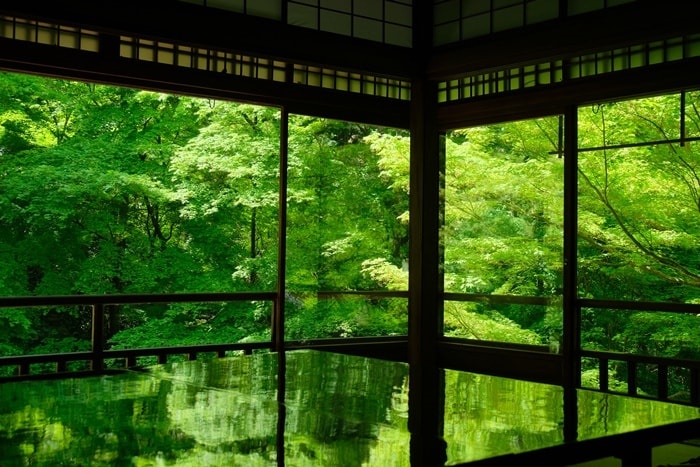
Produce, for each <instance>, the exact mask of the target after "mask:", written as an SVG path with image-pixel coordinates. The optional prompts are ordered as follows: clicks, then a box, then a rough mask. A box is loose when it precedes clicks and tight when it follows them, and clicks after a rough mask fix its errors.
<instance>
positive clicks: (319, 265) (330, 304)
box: [285, 115, 409, 340]
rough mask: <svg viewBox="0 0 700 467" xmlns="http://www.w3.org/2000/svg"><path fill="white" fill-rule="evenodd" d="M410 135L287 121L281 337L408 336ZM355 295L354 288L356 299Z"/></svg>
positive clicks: (300, 118)
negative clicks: (393, 295) (405, 295)
mask: <svg viewBox="0 0 700 467" xmlns="http://www.w3.org/2000/svg"><path fill="white" fill-rule="evenodd" d="M408 147H409V143H408V136H407V134H406V133H405V132H403V131H395V130H388V129H379V128H374V127H371V126H369V125H360V124H355V123H350V122H343V121H335V120H326V119H319V118H312V117H303V116H296V115H295V116H292V117H291V118H290V154H289V177H288V214H287V216H288V223H287V232H286V233H287V284H286V287H287V296H286V297H285V298H286V300H287V301H286V307H285V316H286V324H285V330H286V338H287V339H291V340H296V339H311V338H329V337H357V336H380V335H390V334H405V333H406V331H407V328H406V326H407V300H406V299H405V298H391V299H390V298H383V297H382V296H381V295H379V296H375V295H373V294H369V295H363V294H361V293H360V292H368V291H370V292H382V291H384V292H386V291H404V292H405V291H406V290H407V286H408V256H407V255H408V175H409V172H408V159H409V158H408ZM358 293H360V294H359V295H358Z"/></svg>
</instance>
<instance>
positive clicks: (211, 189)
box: [0, 73, 700, 384]
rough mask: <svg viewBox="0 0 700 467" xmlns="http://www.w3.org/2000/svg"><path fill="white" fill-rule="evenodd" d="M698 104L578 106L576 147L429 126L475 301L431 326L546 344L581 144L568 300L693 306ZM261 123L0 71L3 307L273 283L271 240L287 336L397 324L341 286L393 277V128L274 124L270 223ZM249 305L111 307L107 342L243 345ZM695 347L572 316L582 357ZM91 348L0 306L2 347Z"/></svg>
mask: <svg viewBox="0 0 700 467" xmlns="http://www.w3.org/2000/svg"><path fill="white" fill-rule="evenodd" d="M698 105H700V93H698V92H682V93H680V92H679V93H670V94H665V95H659V96H653V97H647V98H640V99H634V100H625V101H618V102H611V103H601V104H596V105H590V106H584V107H580V108H579V111H578V135H579V136H578V141H577V142H567V141H564V139H563V131H562V120H563V117H562V116H558V115H555V116H551V117H546V118H539V119H533V120H527V121H517V122H506V123H502V124H495V125H488V126H482V127H474V128H465V129H459V130H453V131H450V132H448V133H447V134H446V135H445V146H446V157H445V173H444V206H443V213H444V227H443V230H442V239H443V245H442V247H443V251H444V264H443V271H444V290H445V292H448V293H454V294H462V295H461V296H462V297H473V299H468V298H467V299H465V300H454V301H453V300H448V301H446V302H445V319H444V333H445V335H448V336H453V337H458V338H465V339H478V340H487V341H497V342H511V343H520V344H535V345H548V346H550V348H551V349H552V350H553V351H558V347H559V344H560V342H559V341H560V339H561V329H562V303H561V302H562V301H561V297H562V287H563V279H562V277H563V244H564V239H563V223H564V149H563V148H564V145H565V144H574V143H575V144H577V148H578V151H577V152H578V166H577V172H578V199H577V202H578V211H577V213H576V218H577V223H578V237H577V251H578V253H577V254H578V260H577V278H578V282H577V293H578V296H579V297H582V298H593V299H601V300H629V301H641V302H671V303H678V304H699V303H700V240H699V239H700V149H699V146H700V143H698V140H700V113H699V111H698ZM280 119H281V113H280V111H279V109H276V108H273V107H265V106H256V105H251V104H246V103H235V102H227V101H220V100H213V99H204V98H200V97H191V96H185V95H175V94H166V93H159V92H154V91H146V90H140V89H131V88H120V87H113V86H106V85H98V84H92V83H85V82H74V81H66V80H59V79H51V78H44V77H35V76H30V75H24V74H13V73H2V74H0V224H1V227H2V228H1V229H0V271H1V272H0V296H5V297H19V296H60V295H102V294H136V293H139V294H141V293H146V294H158V293H188V292H204V293H207V292H237V291H246V292H250V291H270V292H273V291H275V290H276V289H277V280H278V272H277V268H278V259H279V258H278V251H279V238H280V236H282V235H283V236H284V238H285V239H286V257H285V264H286V269H285V271H284V277H285V290H286V293H285V338H286V339H294V340H296V339H300V340H301V339H314V338H327V337H358V336H389V335H402V334H406V332H407V301H406V299H404V298H376V297H372V298H362V297H360V298H357V297H354V296H344V295H342V292H352V291H405V290H407V287H408V242H409V236H408V222H409V210H408V196H409V155H408V154H409V134H408V132H407V131H405V130H400V129H393V128H382V127H376V126H371V125H366V124H361V123H355V122H344V121H337V120H331V119H323V118H317V117H310V116H303V115H291V116H290V118H289V144H288V162H287V167H288V169H287V173H286V177H287V180H288V183H287V190H286V193H285V194H286V210H287V213H286V219H287V223H286V225H285V226H280V225H279V199H280ZM319 292H338V295H336V296H333V297H331V298H323V299H322V298H321V297H320V295H319ZM483 297H494V298H497V299H494V300H484V299H483ZM698 312H699V313H700V310H699V311H698ZM270 315H271V307H270V304H269V303H264V302H227V303H201V304H199V303H171V304H150V305H122V306H112V307H110V308H109V309H108V319H107V323H106V329H105V332H106V339H107V345H108V346H109V348H114V349H118V348H134V347H158V346H167V345H183V344H204V343H221V342H240V341H263V340H269V338H270ZM698 342H700V326H698V313H671V312H649V311H646V312H645V311H638V310H611V309H602V308H596V309H593V308H591V309H584V310H582V319H581V343H582V347H583V348H586V349H599V350H610V351H616V352H630V353H637V354H643V355H656V356H664V357H677V358H690V359H697V358H700V349H699V348H698V344H697V343H698ZM89 348H90V313H89V310H88V309H86V308H85V307H79V306H65V307H43V308H41V307H37V308H4V309H2V310H1V311H0V355H26V354H42V353H54V352H74V351H80V350H87V349H89ZM589 370H590V372H589V373H586V371H589ZM594 372H595V369H593V368H584V377H586V375H588V376H590V377H593V376H591V375H593V373H594ZM614 376H615V375H613V377H614ZM686 377H687V375H677V376H676V378H677V379H683V378H686ZM613 379H614V378H613ZM620 379H621V380H622V378H620ZM620 384H623V383H620Z"/></svg>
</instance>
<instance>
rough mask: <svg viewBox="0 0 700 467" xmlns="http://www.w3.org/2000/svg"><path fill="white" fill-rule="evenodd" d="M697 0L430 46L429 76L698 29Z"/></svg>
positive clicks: (643, 0) (644, 4)
mask: <svg viewBox="0 0 700 467" xmlns="http://www.w3.org/2000/svg"><path fill="white" fill-rule="evenodd" d="M699 16H700V2H696V1H685V0H665V1H664V2H659V1H656V0H638V1H637V2H632V3H629V4H625V5H621V6H617V7H614V8H609V9H606V10H600V11H596V12H593V13H588V14H581V15H576V16H572V17H569V18H566V19H560V20H553V21H549V22H547V23H539V24H534V25H532V26H528V27H526V28H524V29H520V30H515V31H506V32H503V33H498V34H493V35H490V36H488V37H483V38H478V39H473V40H468V41H463V42H460V43H459V44H455V45H450V46H444V47H440V48H438V49H435V51H434V52H433V54H432V57H431V61H430V63H429V65H428V70H427V74H428V76H429V78H430V79H434V80H448V79H453V78H458V77H463V76H467V75H475V74H481V73H486V72H490V71H495V70H499V69H500V70H502V69H507V68H513V67H519V66H524V65H530V64H534V63H542V62H545V61H550V60H561V59H566V58H571V57H574V56H579V55H586V54H590V53H595V52H602V51H608V50H612V49H615V48H620V47H626V46H632V45H637V44H643V43H648V42H650V41H656V40H663V39H668V38H673V37H680V36H683V35H686V34H694V33H698V32H700V22H698V17H699Z"/></svg>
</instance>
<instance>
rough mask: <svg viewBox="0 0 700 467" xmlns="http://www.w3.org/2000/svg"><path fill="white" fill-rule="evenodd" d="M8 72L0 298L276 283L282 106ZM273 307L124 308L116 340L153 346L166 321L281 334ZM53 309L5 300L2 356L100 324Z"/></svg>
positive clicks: (237, 333) (177, 331) (0, 138)
mask: <svg viewBox="0 0 700 467" xmlns="http://www.w3.org/2000/svg"><path fill="white" fill-rule="evenodd" d="M0 82H1V83H2V86H0V94H3V95H2V96H0V100H1V101H2V102H6V103H11V105H10V104H6V106H5V107H4V108H3V109H2V110H0V120H1V121H2V122H3V125H2V129H0V148H1V149H0V151H1V152H2V157H1V158H0V173H2V174H3V177H2V178H1V179H0V192H1V193H2V194H3V196H2V198H1V199H0V211H2V213H3V214H2V216H1V217H0V272H1V273H2V280H1V281H0V296H6V297H7V296H60V295H115V296H116V295H123V294H162V293H195V292H202V293H204V292H237V291H245V292H253V291H256V292H257V291H267V292H270V291H274V290H275V289H276V282H277V271H276V264H277V248H278V247H277V237H278V235H277V234H278V229H277V222H278V193H279V176H278V172H279V111H278V110H277V109H274V108H266V107H259V106H253V105H244V104H235V103H232V102H220V101H213V100H208V99H201V98H191V97H188V96H181V95H178V96H176V95H170V94H164V93H157V92H151V91H142V90H137V89H127V88H118V87H112V86H104V85H96V84H88V83H82V82H72V81H66V80H58V79H48V78H41V77H35V76H29V75H20V74H11V73H2V74H0ZM56 122H60V124H58V125H57V124H56ZM270 308H271V303H270V302H269V301H268V302H265V303H261V304H245V305H243V304H239V303H233V304H229V305H226V306H218V308H217V307H216V306H213V305H212V306H210V305H206V306H205V305H202V306H200V307H196V306H195V305H183V304H180V305H177V304H169V305H163V306H157V307H156V306H151V307H147V306H143V307H135V306H134V307H124V311H123V312H121V308H120V309H119V310H118V311H113V312H111V313H110V316H109V319H108V323H107V328H106V339H107V340H108V341H110V342H112V341H111V340H112V339H114V340H113V342H117V341H118V342H120V343H130V344H131V345H143V344H144V340H143V336H142V335H141V334H139V333H141V332H145V330H146V329H157V331H158V335H160V336H161V337H163V336H169V337H168V339H166V338H164V337H163V339H161V342H162V345H178V344H183V343H185V342H186V343H190V344H194V343H198V344H204V343H213V342H214V340H220V339H223V338H224V337H223V336H226V335H227V336H228V337H227V339H231V340H230V341H237V340H239V339H243V338H246V339H248V340H255V339H264V340H269V323H270V319H269V318H270ZM35 315H37V314H35ZM41 316H45V317H48V316H51V320H50V321H46V323H41V322H33V320H34V318H27V315H26V313H25V312H24V311H22V312H21V313H16V314H13V313H10V312H9V311H8V310H3V311H2V312H1V313H0V328H2V327H3V326H4V325H10V326H11V329H12V330H13V331H12V333H9V334H4V333H1V332H0V355H6V354H7V352H12V353H14V352H17V351H19V352H20V353H22V354H25V353H36V352H37V351H39V350H37V349H48V348H49V347H48V346H49V344H50V343H51V342H53V343H56V342H58V343H59V344H60V345H62V346H64V347H61V348H59V347H56V348H55V349H54V350H55V351H57V352H58V351H60V350H65V351H70V350H71V349H72V348H73V344H72V342H73V341H76V340H80V341H81V342H82V341H83V340H84V334H85V330H86V329H87V330H88V332H89V329H90V327H91V322H90V316H89V313H88V314H87V315H82V314H81V315H79V316H78V315H76V313H75V312H74V311H72V310H71V309H69V308H66V307H52V308H51V309H49V310H47V311H45V312H44V314H42V315H41ZM36 317H37V319H38V317H39V315H37V316H36ZM26 319H29V321H27V320H26ZM76 323H77V324H76ZM59 324H60V326H59ZM207 329H208V330H209V331H207ZM127 331H128V336H127V334H126V333H127ZM218 333H221V334H219V336H218V337H216V336H215V334H218ZM170 338H172V340H169V339H170ZM51 339H53V340H51ZM212 339H214V340H212ZM50 340H51V342H49V341H50ZM230 341H229V342H230ZM64 344H65V345H64ZM125 345H126V344H125Z"/></svg>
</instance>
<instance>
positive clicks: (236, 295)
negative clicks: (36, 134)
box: [0, 291, 408, 380]
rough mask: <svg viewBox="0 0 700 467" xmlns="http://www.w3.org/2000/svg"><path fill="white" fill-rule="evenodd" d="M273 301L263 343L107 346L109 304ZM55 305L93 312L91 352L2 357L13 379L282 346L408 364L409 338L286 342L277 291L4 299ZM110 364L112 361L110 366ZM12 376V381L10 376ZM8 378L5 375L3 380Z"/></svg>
mask: <svg viewBox="0 0 700 467" xmlns="http://www.w3.org/2000/svg"><path fill="white" fill-rule="evenodd" d="M314 293H315V294H316V295H317V297H318V299H319V300H334V299H351V300H362V299H367V300H378V299H392V298H400V299H407V298H408V292H406V291H319V292H314ZM253 301H262V302H269V303H270V305H271V307H272V313H271V315H272V319H271V323H270V334H271V335H270V340H269V341H261V342H234V343H218V344H197V345H179V346H178V345H176V346H167V347H149V348H131V349H118V350H116V349H107V348H106V347H107V345H106V344H107V343H106V342H105V334H104V329H105V314H106V313H105V309H106V307H108V306H119V305H130V304H132V305H133V304H154V303H165V304H167V303H213V302H219V303H222V302H253ZM52 306H84V307H89V308H90V309H91V312H92V313H91V344H90V350H89V351H83V352H70V353H57V354H41V355H12V356H6V357H0V368H3V367H4V368H7V367H15V369H16V371H15V372H14V375H13V376H11V378H13V379H16V378H17V377H20V378H28V377H33V376H41V377H50V376H52V375H56V376H62V375H63V376H70V375H78V374H83V373H87V374H94V373H96V372H105V371H112V370H119V368H117V366H116V365H114V364H113V362H114V360H121V361H122V365H121V366H120V368H131V367H135V366H138V364H139V362H138V359H139V358H142V357H151V358H153V357H155V359H156V360H155V361H157V362H158V363H166V362H167V361H168V359H169V357H170V356H175V355H177V356H184V357H185V358H186V359H188V360H195V359H197V358H198V356H199V355H200V354H212V355H215V356H216V357H224V356H226V355H227V353H231V352H242V353H245V354H250V353H252V352H253V351H255V350H270V351H272V350H280V349H279V348H278V347H279V344H278V343H279V342H282V343H283V345H284V346H285V347H286V346H289V347H290V348H297V349H298V348H321V349H328V350H335V351H343V352H346V353H354V354H360V355H374V356H384V357H386V358H389V359H393V360H405V359H406V350H405V342H406V336H391V337H369V338H352V339H350V338H343V339H309V340H305V341H302V342H298V341H288V342H285V341H284V336H279V335H276V333H278V334H281V333H283V332H284V330H283V329H277V328H276V326H275V322H279V321H280V320H281V316H277V314H278V313H279V312H280V307H279V299H278V295H277V293H276V292H231V293H188V294H131V295H71V296H44V297H2V298H0V313H1V310H2V309H4V308H29V307H52ZM72 362H84V363H85V364H84V365H82V366H83V367H84V368H86V367H87V368H89V369H87V368H86V369H81V370H71V369H70V368H69V363H72ZM106 362H112V364H110V365H107V364H106ZM37 364H42V365H46V364H53V365H54V369H53V373H51V372H49V373H47V372H46V370H45V369H43V370H42V372H41V374H35V373H36V372H33V371H32V365H37ZM6 378H7V377H6ZM2 379H3V377H2V376H0V380H2Z"/></svg>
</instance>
